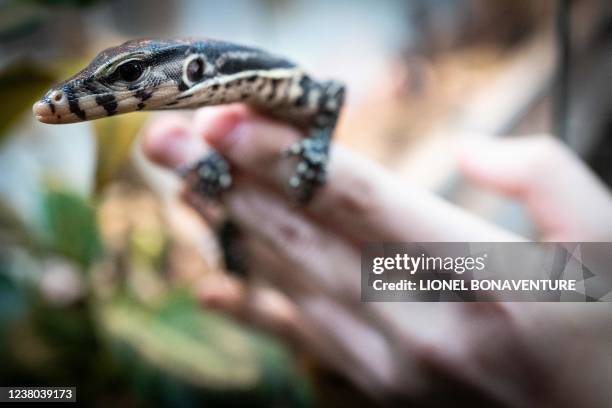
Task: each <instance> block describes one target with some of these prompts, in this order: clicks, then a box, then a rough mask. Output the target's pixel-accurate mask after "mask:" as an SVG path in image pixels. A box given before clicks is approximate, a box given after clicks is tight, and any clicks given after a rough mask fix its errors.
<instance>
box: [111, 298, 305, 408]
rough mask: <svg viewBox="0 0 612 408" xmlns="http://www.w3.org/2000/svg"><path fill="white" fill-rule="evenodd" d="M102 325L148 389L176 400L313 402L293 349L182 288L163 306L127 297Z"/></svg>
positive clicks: (161, 398) (145, 392)
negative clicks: (222, 314) (223, 315)
mask: <svg viewBox="0 0 612 408" xmlns="http://www.w3.org/2000/svg"><path fill="white" fill-rule="evenodd" d="M100 318H101V321H102V327H103V328H104V329H105V330H106V332H107V334H108V335H109V337H108V338H109V341H110V342H111V343H112V344H113V349H114V350H115V353H116V356H117V358H118V359H119V360H120V361H121V365H122V366H123V367H124V368H125V369H124V370H123V371H124V372H125V373H129V374H128V375H129V376H130V381H131V383H132V384H134V386H135V388H136V389H138V390H139V392H140V394H141V395H142V396H143V397H146V398H147V399H149V400H151V401H155V402H157V403H162V404H163V405H172V406H202V405H206V406H210V405H211V404H213V405H214V406H217V404H222V405H223V406H232V405H239V406H244V402H245V401H249V403H248V405H249V406H262V407H267V406H270V405H271V404H273V403H274V404H280V405H281V406H295V407H299V406H309V405H311V401H310V399H309V395H310V393H309V390H308V388H307V387H306V385H305V384H306V383H305V382H304V380H303V378H300V377H299V376H298V374H297V372H296V371H295V367H294V364H293V363H292V361H291V356H290V354H289V353H288V352H287V351H286V350H284V349H283V348H281V347H280V346H279V344H277V343H276V342H274V341H272V340H271V339H269V338H267V337H264V336H262V335H258V334H254V333H252V332H249V331H246V330H244V329H242V328H240V327H238V326H236V325H234V324H231V323H229V322H228V321H227V320H225V319H222V318H220V317H219V316H217V315H215V314H213V313H210V312H206V311H203V310H202V309H201V308H200V307H199V306H198V305H197V304H196V302H195V301H194V300H193V299H192V297H190V296H188V295H186V294H185V293H182V292H178V293H174V294H173V295H171V296H169V297H168V298H167V299H166V301H165V302H163V303H162V304H160V305H159V306H157V307H145V306H143V305H140V304H136V303H134V302H131V301H129V300H126V299H120V300H117V301H115V302H113V303H112V304H110V305H107V306H106V307H104V308H102V309H101V313H100Z"/></svg>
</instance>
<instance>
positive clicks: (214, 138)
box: [199, 111, 245, 151]
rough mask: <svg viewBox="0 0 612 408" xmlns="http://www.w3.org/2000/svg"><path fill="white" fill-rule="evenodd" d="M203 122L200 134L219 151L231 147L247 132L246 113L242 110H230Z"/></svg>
mask: <svg viewBox="0 0 612 408" xmlns="http://www.w3.org/2000/svg"><path fill="white" fill-rule="evenodd" d="M201 123H202V125H201V127H200V129H199V130H200V134H201V135H203V136H204V139H205V140H206V142H207V143H208V144H210V145H211V146H212V147H214V148H215V149H216V150H219V151H224V150H227V149H229V148H231V146H232V145H234V144H235V143H236V142H237V141H238V140H239V139H240V138H241V137H242V136H243V135H244V134H245V132H244V126H245V123H244V115H243V114H242V113H240V112H233V111H228V112H226V113H224V114H222V115H216V116H214V117H210V118H209V119H207V120H203V121H202V122H201Z"/></svg>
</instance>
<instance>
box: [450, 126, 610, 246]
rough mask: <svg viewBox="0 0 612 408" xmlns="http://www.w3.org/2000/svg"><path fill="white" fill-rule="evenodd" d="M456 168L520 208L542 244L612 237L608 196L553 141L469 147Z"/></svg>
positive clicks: (571, 155) (529, 140)
mask: <svg viewBox="0 0 612 408" xmlns="http://www.w3.org/2000/svg"><path fill="white" fill-rule="evenodd" d="M459 163H460V168H461V170H462V172H463V173H464V174H465V175H466V176H467V177H468V178H469V179H471V180H472V181H474V182H476V183H478V184H481V185H482V186H484V187H486V188H490V189H492V190H496V191H498V192H500V193H502V194H505V195H508V196H511V197H514V198H517V199H518V200H519V201H521V202H522V203H523V204H525V205H526V206H527V209H528V211H529V213H530V215H531V217H532V218H533V221H534V223H535V224H536V226H537V227H538V229H539V231H540V233H541V234H542V238H543V239H544V240H549V241H579V240H583V241H596V240H606V239H611V238H612V196H610V192H609V191H608V190H607V189H606V187H605V186H604V185H603V183H602V182H601V181H600V180H599V179H597V178H596V176H595V175H594V174H593V173H592V172H591V171H590V170H589V169H588V168H587V167H586V166H585V165H584V163H582V162H581V161H580V159H579V158H578V157H577V156H575V155H574V153H573V152H571V151H569V150H568V149H567V148H566V147H565V146H563V145H562V144H560V143H559V142H557V141H556V140H555V139H553V138H552V137H549V136H548V137H547V136H533V137H524V138H519V139H504V140H493V141H478V142H475V143H474V142H473V143H470V144H469V145H467V146H465V147H464V149H463V151H462V153H461V154H460V157H459Z"/></svg>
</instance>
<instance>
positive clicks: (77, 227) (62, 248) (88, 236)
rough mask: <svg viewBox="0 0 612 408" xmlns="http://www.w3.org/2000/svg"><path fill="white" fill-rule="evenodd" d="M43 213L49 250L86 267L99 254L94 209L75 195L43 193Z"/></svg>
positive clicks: (99, 242)
mask: <svg viewBox="0 0 612 408" xmlns="http://www.w3.org/2000/svg"><path fill="white" fill-rule="evenodd" d="M43 210H44V219H45V222H46V225H47V228H48V233H49V244H50V249H51V250H52V251H55V252H57V253H59V254H61V255H63V256H65V257H67V258H69V259H72V260H73V261H75V262H76V263H78V264H79V265H80V266H81V267H83V268H84V269H87V268H89V266H91V264H92V263H93V261H94V260H95V259H96V258H97V257H98V256H99V255H100V254H101V253H102V243H101V239H100V235H99V231H98V226H97V222H96V214H95V211H94V209H93V208H92V207H91V206H90V205H89V203H87V202H86V201H85V199H83V198H82V197H80V196H78V195H76V194H73V193H70V192H66V191H61V190H54V189H51V190H48V191H45V192H44V196H43Z"/></svg>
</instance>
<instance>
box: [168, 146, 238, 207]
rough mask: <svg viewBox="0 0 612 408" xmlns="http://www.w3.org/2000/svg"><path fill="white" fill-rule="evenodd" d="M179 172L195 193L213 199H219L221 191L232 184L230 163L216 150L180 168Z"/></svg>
mask: <svg viewBox="0 0 612 408" xmlns="http://www.w3.org/2000/svg"><path fill="white" fill-rule="evenodd" d="M179 173H180V174H181V175H182V176H183V178H184V179H185V180H186V181H187V183H188V185H189V186H190V188H191V190H192V191H193V192H194V193H196V194H199V195H202V196H204V197H206V198H208V199H211V200H218V199H219V196H220V195H221V193H222V192H223V191H225V190H227V189H229V188H230V187H231V185H232V175H231V174H230V167H229V163H228V162H227V160H225V159H224V158H223V157H221V155H219V153H217V152H215V151H211V152H209V153H208V154H207V155H206V156H204V158H202V159H200V160H198V161H197V162H196V163H195V164H192V165H190V166H189V167H187V168H185V169H180V170H179Z"/></svg>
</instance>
